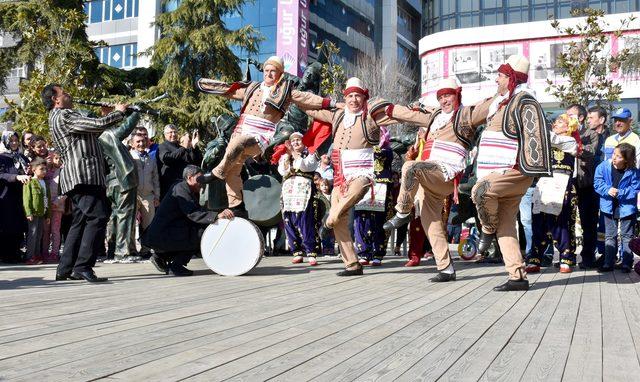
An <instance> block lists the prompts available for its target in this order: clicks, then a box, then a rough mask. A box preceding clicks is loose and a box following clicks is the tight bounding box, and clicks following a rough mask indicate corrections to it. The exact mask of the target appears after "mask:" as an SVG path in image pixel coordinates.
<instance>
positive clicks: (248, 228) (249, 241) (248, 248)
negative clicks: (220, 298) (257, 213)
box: [200, 217, 264, 276]
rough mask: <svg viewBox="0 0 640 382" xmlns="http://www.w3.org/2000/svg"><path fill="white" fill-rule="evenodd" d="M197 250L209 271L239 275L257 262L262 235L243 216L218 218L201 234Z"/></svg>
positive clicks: (262, 252)
mask: <svg viewBox="0 0 640 382" xmlns="http://www.w3.org/2000/svg"><path fill="white" fill-rule="evenodd" d="M200 250H201V252H202V259H203V260H204V262H205V263H206V264H207V266H208V267H209V268H210V269H211V270H212V271H214V272H215V273H217V274H219V275H222V276H239V275H243V274H245V273H247V272H249V271H250V270H252V269H253V268H255V267H256V265H258V263H259V262H260V259H261V258H262V255H263V254H264V238H263V237H262V233H260V230H259V229H258V227H256V225H255V224H253V223H252V222H250V221H248V220H246V219H242V218H238V217H237V218H234V219H233V220H228V219H219V220H218V221H216V222H215V223H213V224H210V225H209V226H208V227H207V229H206V230H205V231H204V234H202V239H201V240H200Z"/></svg>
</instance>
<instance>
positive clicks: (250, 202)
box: [242, 175, 282, 227]
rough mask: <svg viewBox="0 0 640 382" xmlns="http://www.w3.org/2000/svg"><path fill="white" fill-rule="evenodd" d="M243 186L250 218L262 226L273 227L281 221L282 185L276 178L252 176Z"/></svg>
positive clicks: (244, 198)
mask: <svg viewBox="0 0 640 382" xmlns="http://www.w3.org/2000/svg"><path fill="white" fill-rule="evenodd" d="M242 188H243V189H242V195H243V200H244V204H245V208H246V209H247V212H248V213H249V220H251V221H252V222H254V223H256V224H257V225H259V226H261V227H273V226H274V225H276V224H278V223H279V222H280V220H281V219H282V215H281V213H280V194H281V193H282V185H281V184H280V183H279V182H278V181H277V180H276V178H274V177H272V176H269V175H256V176H252V177H251V178H249V179H247V180H246V181H245V182H244V185H243V186H242Z"/></svg>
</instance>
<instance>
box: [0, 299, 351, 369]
mask: <svg viewBox="0 0 640 382" xmlns="http://www.w3.org/2000/svg"><path fill="white" fill-rule="evenodd" d="M278 293H280V292H278ZM334 295H335V296H337V295H336V294H334ZM354 295H355V291H354ZM262 297H264V298H265V300H268V297H269V294H263V295H262ZM265 302H266V301H265ZM236 305H237V307H236V308H234V312H237V314H217V315H216V314H215V308H213V307H210V308H209V309H210V310H211V311H212V312H213V313H212V314H210V315H209V313H204V314H193V313H194V306H187V307H185V308H184V310H185V311H187V312H191V313H192V314H191V315H188V314H184V313H180V312H172V313H173V314H175V315H174V316H172V319H167V317H163V320H154V319H153V318H151V319H150V317H149V316H147V317H143V318H142V319H143V321H142V323H147V325H143V326H139V325H138V326H133V327H132V326H131V325H132V324H131V322H126V323H123V325H127V326H126V327H124V326H122V325H121V326H120V327H117V326H108V327H103V328H101V331H100V332H99V333H96V334H94V335H93V336H92V337H89V338H85V339H82V340H79V341H77V342H73V343H69V344H64V345H61V347H50V348H48V349H46V353H45V352H43V351H37V352H32V353H30V356H31V355H32V356H33V358H34V360H38V362H37V364H38V365H41V364H45V365H46V362H43V361H45V360H47V359H48V358H47V357H46V356H44V355H45V354H48V355H49V356H50V357H52V362H55V361H56V360H57V357H58V355H59V353H60V352H61V351H74V350H75V351H81V350H82V349H83V348H85V347H86V346H88V347H89V349H94V347H95V344H94V343H97V344H100V343H101V342H103V341H104V340H105V339H107V340H110V341H112V342H113V343H115V344H117V345H116V348H119V347H120V346H123V344H129V345H130V346H131V347H132V349H131V351H132V352H134V354H135V353H136V352H139V351H140V350H141V347H142V344H143V343H145V342H148V345H149V346H151V347H154V346H155V345H154V344H153V341H154V340H155V341H158V340H159V339H160V338H165V337H168V338H169V340H171V335H174V336H176V335H178V334H180V333H182V334H185V335H188V334H189V332H190V331H191V330H193V329H194V328H199V327H203V328H205V331H206V333H207V334H211V333H212V330H211V328H212V327H213V328H215V329H216V330H215V331H213V332H217V331H218V330H223V329H227V330H228V329H229V328H233V327H235V326H237V325H238V324H239V323H242V322H244V321H243V320H245V321H247V322H249V323H253V322H258V323H259V322H262V321H264V320H266V319H269V318H271V317H276V316H279V315H281V314H284V313H288V312H297V311H300V310H303V309H305V308H306V307H308V306H310V305H312V302H305V301H303V300H299V301H297V303H292V302H290V301H287V300H283V301H282V302H281V303H280V304H274V303H270V304H269V305H270V309H264V307H263V306H260V305H251V304H248V305H240V304H236ZM202 308H203V309H206V308H207V307H206V304H205V306H203V307H202ZM249 308H250V309H249ZM198 309H200V307H198ZM234 312H231V313H234ZM238 316H240V317H242V318H243V320H238ZM217 317H220V318H218V319H216V318H217ZM149 321H151V322H153V323H152V324H148V322H149ZM212 321H214V322H215V324H217V325H215V324H214V325H213V326H212V324H211V322H212ZM192 322H195V325H194V324H193V323H192ZM132 333H136V334H137V335H138V336H132ZM81 334H82V333H80V334H76V333H75V332H73V333H71V334H65V336H74V335H81ZM194 335H195V337H196V338H199V337H201V335H202V334H201V333H196V334H194ZM147 337H150V338H147ZM66 338H68V337H66ZM74 338H75V337H74ZM178 338H179V335H178ZM45 341H47V340H45ZM174 342H175V340H174ZM111 346H113V344H111ZM96 350H97V353H96V354H97V356H98V357H103V356H104V354H102V353H103V352H105V351H109V350H110V347H109V346H106V349H103V348H102V347H98V349H94V351H96ZM24 358H25V357H18V358H16V359H15V361H16V362H20V360H24ZM29 358H31V357H29ZM9 366H11V364H7V363H6V362H5V363H0V369H2V368H4V367H9Z"/></svg>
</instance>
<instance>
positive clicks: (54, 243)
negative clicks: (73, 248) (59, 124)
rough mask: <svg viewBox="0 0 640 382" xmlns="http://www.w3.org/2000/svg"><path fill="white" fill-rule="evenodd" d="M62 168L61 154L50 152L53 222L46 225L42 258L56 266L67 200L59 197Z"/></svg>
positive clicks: (48, 177)
mask: <svg viewBox="0 0 640 382" xmlns="http://www.w3.org/2000/svg"><path fill="white" fill-rule="evenodd" d="M61 167H62V160H61V159H60V154H59V153H58V152H57V151H55V150H54V149H51V150H49V156H48V157H47V176H46V178H45V179H46V181H47V187H48V190H49V194H50V195H51V222H50V224H45V226H44V233H43V236H42V258H43V259H44V262H45V263H47V264H55V263H57V262H58V259H59V258H60V256H59V255H60V225H61V222H62V214H63V213H64V204H65V200H66V199H67V197H66V196H65V195H59V192H60V187H59V181H60V168H61ZM49 244H51V252H49Z"/></svg>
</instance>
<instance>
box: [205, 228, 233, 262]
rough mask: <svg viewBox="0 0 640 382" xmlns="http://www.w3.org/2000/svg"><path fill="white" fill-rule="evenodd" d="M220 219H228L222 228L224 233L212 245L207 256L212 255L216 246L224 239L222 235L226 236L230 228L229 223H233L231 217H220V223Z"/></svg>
mask: <svg viewBox="0 0 640 382" xmlns="http://www.w3.org/2000/svg"><path fill="white" fill-rule="evenodd" d="M220 220H226V221H227V225H226V226H224V229H223V230H222V233H221V234H220V236H218V240H216V242H215V243H213V246H212V247H211V250H210V251H209V253H208V255H207V256H211V255H212V253H213V251H214V250H215V249H216V247H217V246H218V244H219V243H220V240H222V236H224V234H225V232H227V228H229V224H231V220H230V219H218V221H217V223H220Z"/></svg>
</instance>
